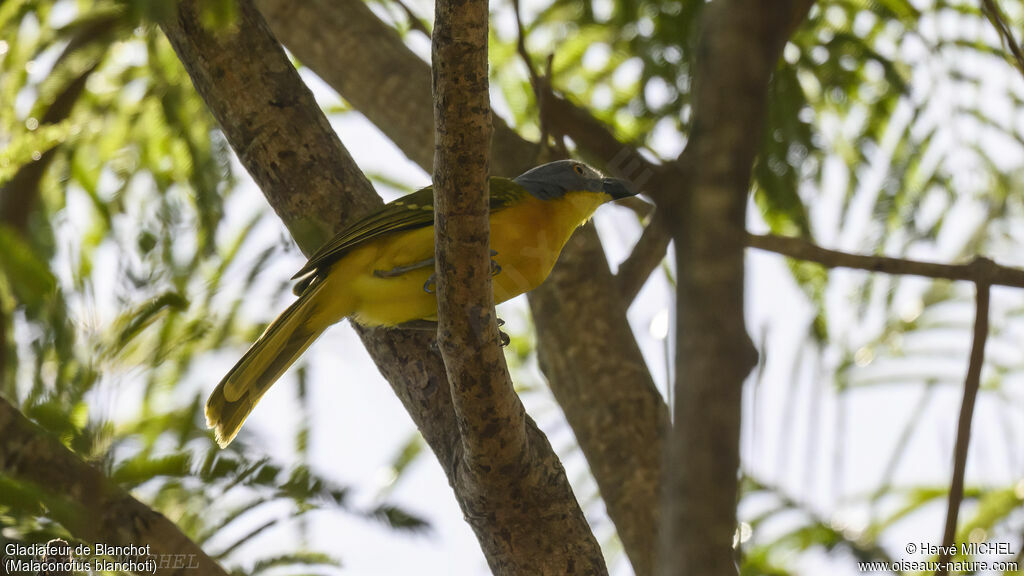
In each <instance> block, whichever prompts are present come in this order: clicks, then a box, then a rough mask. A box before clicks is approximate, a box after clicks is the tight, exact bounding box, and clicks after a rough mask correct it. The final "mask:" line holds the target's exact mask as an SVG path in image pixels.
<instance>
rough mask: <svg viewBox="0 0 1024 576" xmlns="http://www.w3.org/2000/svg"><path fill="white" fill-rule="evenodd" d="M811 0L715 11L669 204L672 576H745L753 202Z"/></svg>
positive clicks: (754, 0)
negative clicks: (757, 171)
mask: <svg viewBox="0 0 1024 576" xmlns="http://www.w3.org/2000/svg"><path fill="white" fill-rule="evenodd" d="M809 8H810V2H809V1H807V0H785V1H782V2H773V3H771V4H770V5H769V4H765V3H763V2H760V1H759V0H720V1H717V2H711V3H710V4H707V5H706V6H705V7H704V9H703V10H704V13H703V15H702V26H701V35H700V39H699V45H698V48H697V62H696V69H695V72H694V93H693V103H694V110H693V118H694V123H693V129H692V131H691V134H690V139H689V143H688V146H687V150H686V154H687V155H689V156H690V157H691V159H692V166H693V174H692V178H691V180H690V188H689V194H688V195H687V197H683V198H677V197H669V198H667V199H662V200H661V202H659V209H667V210H668V213H667V215H668V216H669V217H670V218H672V223H673V225H674V229H673V231H672V233H673V239H674V240H675V243H676V269H677V270H678V274H679V283H678V286H677V302H678V303H679V306H678V312H677V324H676V325H677V333H678V339H677V347H676V382H675V391H676V401H675V406H674V416H675V417H674V423H675V426H674V428H673V430H672V435H671V437H670V446H669V460H668V465H667V469H668V470H667V473H668V480H667V482H666V509H667V511H668V512H667V513H666V514H665V515H664V516H663V517H662V528H663V531H662V536H663V540H662V552H663V554H662V556H661V561H662V562H661V571H662V573H663V574H666V575H669V574H681V575H691V574H707V575H710V576H724V575H733V574H735V573H736V566H735V563H734V560H733V549H732V540H733V533H734V531H735V527H736V498H737V490H738V485H737V475H738V470H739V434H740V423H741V418H742V414H741V393H742V386H743V381H744V379H745V378H746V376H747V374H748V373H749V371H750V369H751V368H752V367H753V366H754V364H755V362H756V358H757V352H756V351H755V349H754V347H753V344H752V343H751V342H750V338H749V336H748V335H747V332H746V326H745V323H744V312H743V310H744V297H743V295H744V261H743V256H744V254H743V252H744V238H745V230H744V228H745V224H746V206H747V194H748V191H749V189H750V177H751V170H752V167H753V163H754V157H755V155H756V153H757V143H758V142H759V141H760V138H759V137H758V134H759V133H760V131H761V128H762V124H763V122H764V115H765V114H764V112H765V109H766V100H767V87H768V81H769V79H770V77H771V73H772V71H773V70H774V69H775V66H776V63H777V62H778V58H779V55H780V52H781V50H782V46H783V45H784V43H785V39H786V32H787V31H788V30H790V29H791V28H792V26H793V24H792V20H793V19H794V15H796V16H798V18H795V19H796V20H797V21H799V19H802V18H803V16H804V15H805V14H806V12H807V10H808V9H809Z"/></svg>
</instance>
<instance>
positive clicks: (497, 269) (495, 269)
mask: <svg viewBox="0 0 1024 576" xmlns="http://www.w3.org/2000/svg"><path fill="white" fill-rule="evenodd" d="M497 255H498V251H497V250H491V276H497V275H498V274H501V264H498V261H497V260H495V259H494V257H495V256H497Z"/></svg>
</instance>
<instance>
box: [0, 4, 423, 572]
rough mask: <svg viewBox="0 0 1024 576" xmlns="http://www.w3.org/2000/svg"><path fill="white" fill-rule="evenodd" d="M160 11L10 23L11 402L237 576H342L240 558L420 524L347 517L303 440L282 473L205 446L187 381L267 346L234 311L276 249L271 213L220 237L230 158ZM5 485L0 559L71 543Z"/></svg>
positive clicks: (381, 511) (399, 513)
mask: <svg viewBox="0 0 1024 576" xmlns="http://www.w3.org/2000/svg"><path fill="white" fill-rule="evenodd" d="M168 9H173V3H170V2H155V1H151V0H118V1H102V0H100V1H91V0H81V1H67V0H65V1H61V2H56V3H54V2H39V1H30V0H11V1H7V2H3V3H2V4H0V101H2V102H3V106H0V393H2V394H3V395H4V396H5V397H6V398H9V399H11V400H12V401H14V402H15V403H16V404H17V405H18V406H19V408H20V409H21V410H22V411H23V412H24V413H25V414H26V415H27V416H29V417H30V418H32V419H33V420H34V421H35V422H37V423H38V424H40V425H42V426H43V427H44V428H46V429H47V430H49V431H50V432H52V433H53V434H55V435H57V436H58V437H59V438H61V440H62V441H63V442H64V443H65V444H66V445H67V446H68V447H69V448H71V449H72V450H74V451H75V452H76V453H78V454H79V455H80V456H82V457H83V458H85V459H88V460H91V461H94V462H97V463H99V464H100V465H101V466H102V467H103V468H104V470H105V471H106V472H107V473H108V474H109V476H110V477H111V478H112V479H113V480H114V481H115V482H117V483H118V484H119V485H120V486H122V487H123V488H125V489H128V490H133V491H135V493H136V494H139V495H140V496H141V497H142V498H143V500H144V501H146V502H147V503H149V504H150V505H152V506H153V507H155V508H156V509H157V510H160V511H162V512H163V513H164V514H165V515H167V516H168V517H169V518H171V519H172V520H174V521H175V522H176V523H177V524H178V525H179V526H180V527H181V528H182V530H183V531H184V532H185V533H186V534H187V535H188V536H190V537H192V538H193V539H195V540H196V541H197V542H199V543H200V544H204V547H205V548H206V549H207V550H208V551H210V552H211V554H213V555H215V556H216V557H217V558H219V559H223V560H224V561H225V564H226V565H227V566H229V567H230V566H237V567H240V568H244V569H245V572H246V573H252V574H256V573H259V574H262V573H281V572H282V571H284V572H287V571H291V572H292V573H294V570H295V569H296V568H301V569H303V570H307V571H310V570H311V571H313V572H315V573H334V572H336V569H335V568H334V567H336V566H338V565H339V563H338V561H337V560H336V559H334V558H332V557H330V556H327V555H324V554H321V553H319V552H315V551H306V550H302V549H300V550H298V551H295V552H294V553H292V554H288V555H278V556H273V555H271V556H266V557H263V556H261V555H260V554H259V553H256V554H253V550H254V549H253V548H249V549H247V550H246V552H247V553H246V554H244V555H242V554H240V553H238V552H236V551H237V550H239V549H241V548H242V547H243V546H245V545H248V544H249V543H250V542H253V541H255V539H256V538H257V537H258V536H259V535H260V534H262V533H264V532H265V531H267V530H269V529H271V528H275V527H278V526H282V525H287V524H295V523H297V522H301V521H302V520H303V518H304V517H305V515H306V514H307V513H308V512H310V511H315V510H338V511H341V512H342V513H346V514H350V515H354V516H357V517H362V518H366V519H367V520H368V521H372V522H383V523H385V524H386V525H388V526H390V527H392V528H394V529H398V530H406V531H408V530H421V529H425V528H426V524H425V522H424V521H423V520H422V519H420V518H418V517H416V516H415V515H414V514H412V513H410V512H407V511H404V510H402V509H400V508H398V507H396V506H393V505H390V504H387V503H380V504H377V505H374V506H372V507H370V508H365V507H359V506H355V505H354V504H353V503H352V502H351V500H352V497H351V488H349V487H347V486H339V485H336V484H335V483H334V482H332V481H331V480H330V479H328V478H325V477H323V476H321V475H320V474H319V473H318V472H317V471H316V470H315V469H314V468H312V467H311V464H310V463H309V462H308V460H307V459H306V458H305V455H306V450H305V446H306V443H307V442H308V440H307V439H306V437H307V436H308V430H305V431H303V430H300V431H299V438H298V439H297V443H298V444H299V448H300V450H299V452H298V458H297V459H296V462H294V463H289V464H285V463H277V462H272V461H270V460H268V459H267V458H266V456H264V455H263V451H262V450H260V449H259V448H258V446H257V445H256V444H254V443H253V442H252V440H251V439H250V438H248V437H247V436H246V435H245V434H243V435H242V436H241V437H240V438H239V441H237V442H236V443H235V444H233V445H232V446H231V448H230V449H228V450H220V449H219V448H217V447H216V444H215V443H214V442H213V438H212V436H211V434H210V433H209V432H208V431H207V430H206V426H205V421H204V415H203V401H202V399H203V397H204V394H203V393H202V392H201V391H199V390H197V389H195V385H194V384H195V382H194V380H190V379H189V377H190V376H194V375H196V374H198V375H201V376H202V377H203V380H204V381H208V380H209V378H210V377H214V379H216V376H217V375H211V374H206V373H204V372H203V365H202V360H203V358H204V357H205V356H207V355H209V354H210V353H211V352H213V351H216V350H219V349H221V348H224V347H234V346H243V345H246V344H248V342H249V341H250V340H251V339H252V338H254V337H255V336H256V335H258V334H259V332H261V331H262V329H263V326H260V325H253V324H251V323H250V322H249V321H248V320H247V319H246V315H245V314H242V313H241V311H242V307H243V300H242V298H241V296H242V295H244V294H246V293H247V292H248V291H250V290H252V289H253V288H254V286H257V285H258V283H259V282H260V281H261V280H264V278H263V277H262V272H263V270H264V268H265V267H266V266H267V264H268V263H269V261H270V260H271V258H272V257H273V256H274V255H275V254H277V253H279V252H280V251H281V248H282V245H283V242H282V241H279V240H276V239H274V241H272V242H267V241H266V236H265V235H264V236H263V239H262V240H261V239H260V237H259V236H260V235H259V234H257V233H255V231H256V230H257V229H258V227H259V226H260V225H261V224H263V223H264V222H265V217H266V214H267V211H266V210H265V209H264V208H262V207H261V208H260V209H259V210H249V214H248V216H246V217H245V218H242V219H241V221H239V219H237V218H236V219H229V218H226V214H225V205H226V204H227V203H228V202H232V200H233V198H234V196H233V194H232V193H233V190H234V188H235V184H236V180H235V176H234V173H233V169H232V166H231V154H230V151H229V149H228V146H227V144H226V142H225V141H224V139H223V137H222V136H221V135H220V133H219V132H218V131H217V129H216V125H215V123H214V121H213V119H212V117H211V116H210V114H209V113H208V112H207V110H206V108H205V105H204V104H203V102H202V101H201V100H200V99H199V98H198V96H197V95H196V94H195V92H194V89H193V87H192V84H191V82H190V80H189V79H188V76H187V75H186V74H185V71H184V69H183V68H182V67H181V66H180V64H179V62H178V60H177V57H176V56H175V54H174V52H173V50H172V49H171V47H170V45H169V44H168V43H167V41H166V40H165V39H164V38H163V36H162V34H161V33H160V32H159V30H158V29H157V28H156V27H155V25H154V24H153V21H154V20H155V19H156V18H159V17H162V16H163V15H166V14H167V10H168ZM204 9H205V10H206V11H207V12H208V14H207V17H206V18H205V19H204V22H205V23H206V24H207V25H208V26H210V27H211V28H216V27H221V26H230V25H231V22H232V20H233V18H234V11H235V5H234V3H233V2H230V1H227V0H221V1H217V2H209V3H204ZM286 288H287V286H285V285H283V284H282V285H281V286H280V290H278V295H280V294H283V293H284V292H285V290H286ZM189 382H192V387H191V390H189V384H188V383H189ZM303 398H304V395H303ZM302 409H303V410H304V411H305V414H306V416H307V417H306V418H305V421H306V422H307V423H308V420H309V418H308V416H309V411H310V407H309V406H308V404H303V406H302ZM0 483H2V484H3V487H2V488H0V492H2V493H3V499H2V501H0V534H2V536H0V543H3V542H6V541H9V540H15V541H23V542H39V541H45V540H47V539H49V538H51V537H57V536H62V537H65V538H68V537H70V535H68V534H66V533H65V531H64V528H63V527H61V526H60V525H59V524H58V523H56V522H55V521H54V520H53V518H59V517H61V515H60V514H59V513H58V512H59V511H58V509H57V508H59V507H61V506H63V505H62V504H61V503H60V502H59V501H56V500H54V499H53V498H52V497H46V496H45V495H44V494H42V493H40V492H39V490H38V489H35V488H33V487H31V486H25V485H22V484H19V483H18V482H17V481H16V480H14V479H11V478H6V477H0ZM55 507H57V508H55ZM207 543H209V544H208V545H207Z"/></svg>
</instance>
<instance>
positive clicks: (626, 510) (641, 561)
mask: <svg viewBox="0 0 1024 576" xmlns="http://www.w3.org/2000/svg"><path fill="white" fill-rule="evenodd" d="M596 236H597V233H596V231H595V229H594V225H593V224H588V225H586V226H585V227H583V228H582V229H580V230H579V231H578V232H577V233H576V234H575V235H574V236H573V237H572V238H571V239H570V240H569V244H570V246H567V247H566V250H565V251H564V252H563V254H562V257H561V259H559V261H558V266H557V267H556V269H555V272H554V273H553V274H552V276H555V277H554V278H549V279H548V281H547V282H545V283H544V284H543V285H542V286H541V287H540V288H538V289H537V290H535V291H534V292H531V293H530V304H531V305H532V307H533V312H534V314H533V316H534V322H536V324H537V333H538V334H547V335H549V336H550V340H549V341H552V340H553V341H557V342H562V343H563V344H562V345H561V346H560V347H558V348H551V347H548V346H543V345H540V346H538V347H537V355H538V357H539V361H540V366H541V369H543V370H544V373H545V374H555V375H558V380H557V385H556V384H555V380H554V379H552V386H551V391H552V393H553V394H554V396H555V399H556V400H558V403H559V405H561V406H562V410H563V411H564V412H565V417H566V419H567V420H568V421H569V423H570V424H571V425H572V428H573V432H574V433H575V435H576V440H577V441H578V442H579V445H580V448H581V449H582V450H583V454H584V456H586V458H587V462H588V463H589V464H590V470H591V472H593V474H594V478H595V479H596V480H597V486H598V488H599V489H600V490H601V497H602V498H603V499H604V502H605V505H606V507H607V509H608V515H609V517H611V519H612V521H613V522H614V523H615V527H616V529H617V530H618V533H619V539H620V540H621V541H622V544H623V547H624V549H625V550H626V552H627V554H628V555H629V559H630V562H631V563H632V565H633V571H634V572H635V573H636V574H638V575H641V576H643V575H650V574H653V573H654V564H655V558H656V548H657V537H656V530H657V526H658V517H659V515H660V509H659V508H660V507H659V506H658V497H659V493H660V486H661V460H662V456H663V454H662V449H663V442H662V439H663V437H664V434H665V431H666V430H667V429H668V427H669V418H668V408H667V407H666V406H665V403H664V402H663V401H662V400H661V395H660V394H659V393H658V390H657V388H656V387H655V385H654V380H653V379H652V378H651V375H650V372H649V371H648V370H647V366H646V365H645V364H644V363H643V357H642V356H641V354H640V348H639V346H638V345H637V343H636V339H634V338H633V337H632V335H631V332H630V327H629V323H628V322H627V321H626V315H625V310H626V306H625V304H624V300H622V299H621V298H619V297H618V295H617V294H616V293H615V292H614V291H612V290H608V289H607V288H606V287H607V286H609V285H614V284H613V279H614V277H613V276H612V273H611V270H610V269H609V268H608V261H607V260H606V259H605V258H604V254H603V253H602V251H601V247H600V244H598V243H597V242H596ZM577 278H586V279H587V281H586V282H576V281H571V282H564V281H561V280H563V279H577ZM553 280H554V281H553ZM596 310H601V311H603V312H604V313H601V314H597V313H595V311H596ZM566 318H575V319H577V320H576V321H575V322H566V321H565V319H566ZM609 343H613V344H614V345H615V346H621V347H623V348H621V349H617V350H616V352H617V353H616V354H609V353H608V351H607V349H606V347H607V346H608V345H609ZM581 366H583V367H586V368H585V369H578V367H581ZM606 382H612V383H616V385H614V386H609V385H606V384H605V383H606ZM595 407H598V408H599V409H598V410H595Z"/></svg>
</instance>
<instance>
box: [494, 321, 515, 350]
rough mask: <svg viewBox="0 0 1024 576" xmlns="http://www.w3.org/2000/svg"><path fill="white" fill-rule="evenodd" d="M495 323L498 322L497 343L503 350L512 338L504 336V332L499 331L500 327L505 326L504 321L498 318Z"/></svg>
mask: <svg viewBox="0 0 1024 576" xmlns="http://www.w3.org/2000/svg"><path fill="white" fill-rule="evenodd" d="M497 322H498V342H499V343H500V344H501V347H502V348H504V347H505V346H508V345H509V344H510V343H511V342H512V338H510V337H509V335H508V334H505V333H504V332H502V331H501V327H502V326H504V325H505V321H504V320H502V319H501V318H498V319H497Z"/></svg>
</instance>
